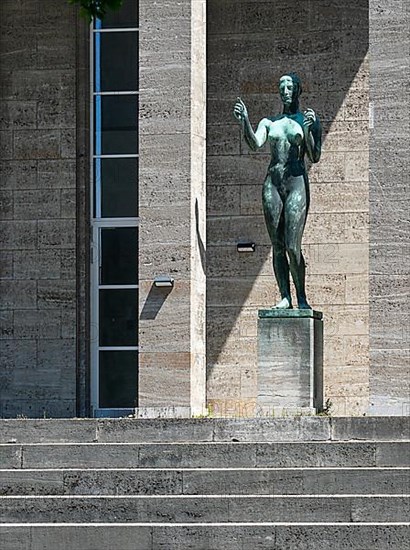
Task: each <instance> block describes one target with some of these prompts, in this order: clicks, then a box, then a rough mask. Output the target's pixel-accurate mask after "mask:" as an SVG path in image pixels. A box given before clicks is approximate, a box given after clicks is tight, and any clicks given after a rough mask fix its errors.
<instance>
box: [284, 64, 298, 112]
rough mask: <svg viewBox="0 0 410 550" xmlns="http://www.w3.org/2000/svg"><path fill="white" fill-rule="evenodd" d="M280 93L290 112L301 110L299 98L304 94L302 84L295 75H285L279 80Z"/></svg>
mask: <svg viewBox="0 0 410 550" xmlns="http://www.w3.org/2000/svg"><path fill="white" fill-rule="evenodd" d="M279 93H280V98H281V100H282V103H283V105H284V106H287V107H288V108H289V109H290V111H292V112H296V111H297V110H298V109H299V96H300V94H301V93H302V82H301V80H300V78H299V77H298V76H297V75H296V74H295V73H289V74H285V75H283V76H282V77H281V78H280V79H279Z"/></svg>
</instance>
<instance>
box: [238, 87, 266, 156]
mask: <svg viewBox="0 0 410 550" xmlns="http://www.w3.org/2000/svg"><path fill="white" fill-rule="evenodd" d="M233 114H234V117H235V118H236V119H237V120H238V122H240V123H241V126H242V132H243V135H244V138H245V141H246V143H247V144H248V146H249V148H250V149H252V151H256V150H257V149H259V147H262V146H263V145H264V144H265V142H266V139H267V124H266V123H267V119H265V118H264V119H262V120H261V121H260V123H259V125H258V128H257V130H256V132H254V131H253V128H252V124H251V123H250V120H249V116H248V109H247V108H246V105H245V103H244V102H243V101H242V99H241V98H240V97H238V98H237V100H236V103H235V107H234V110H233Z"/></svg>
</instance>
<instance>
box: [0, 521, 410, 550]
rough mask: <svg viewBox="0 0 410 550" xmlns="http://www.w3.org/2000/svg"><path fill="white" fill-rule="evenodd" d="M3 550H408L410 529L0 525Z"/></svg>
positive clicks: (268, 526) (372, 527) (343, 524)
mask: <svg viewBox="0 0 410 550" xmlns="http://www.w3.org/2000/svg"><path fill="white" fill-rule="evenodd" d="M0 540H1V542H2V546H1V549H2V550H51V549H52V550H96V549H97V548H98V550H181V549H184V550H222V549H223V550H249V549H251V548H257V549H258V550H285V549H291V550H317V549H318V548H332V550H348V549H349V550H370V549H371V550H386V549H388V548H389V549H392V550H409V548H410V543H409V527H408V525H386V524H377V523H374V524H372V525H357V524H352V523H349V524H346V523H340V524H337V525H331V524H326V525H311V524H304V525H295V524H294V525H277V524H273V523H270V524H266V525H233V524H231V525H221V524H220V523H219V524H210V525H206V526H204V525H189V524H182V525H164V524H156V525H135V524H130V523H129V524H123V525H114V524H108V525H107V524H98V525H84V524H83V525H80V524H74V525H73V524H71V525H67V524H58V523H57V524H51V525H47V526H44V525H21V524H16V525H3V526H0Z"/></svg>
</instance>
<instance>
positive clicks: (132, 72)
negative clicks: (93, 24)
mask: <svg viewBox="0 0 410 550" xmlns="http://www.w3.org/2000/svg"><path fill="white" fill-rule="evenodd" d="M95 48H96V53H98V49H99V48H100V52H101V53H100V56H98V55H96V63H97V62H98V57H100V67H97V66H96V68H95V70H96V79H95V81H96V91H97V92H101V91H102V92H110V91H120V92H126V91H135V90H138V33H137V32H118V33H117V32H106V33H95ZM98 73H99V74H98Z"/></svg>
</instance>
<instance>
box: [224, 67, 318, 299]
mask: <svg viewBox="0 0 410 550" xmlns="http://www.w3.org/2000/svg"><path fill="white" fill-rule="evenodd" d="M279 92H280V97H281V100H282V103H283V112H282V113H281V114H278V115H276V116H273V117H267V118H263V119H262V120H261V121H260V122H259V125H258V128H257V130H256V132H254V130H253V128H252V125H251V123H250V121H249V115H248V110H247V108H246V106H245V104H244V102H243V101H242V100H241V99H240V98H238V99H237V102H236V104H235V107H234V116H235V118H236V119H237V120H238V121H239V122H240V123H241V125H242V130H243V135H244V138H245V141H246V143H247V144H248V146H249V147H250V149H252V151H256V150H257V149H259V148H260V147H262V146H263V145H264V144H265V143H266V142H268V143H269V145H270V151H271V161H270V164H269V167H268V171H267V175H266V178H265V182H264V184H263V190H262V205H263V211H264V214H265V221H266V226H267V228H268V232H269V236H270V240H271V242H272V247H273V269H274V273H275V277H276V281H277V283H278V286H279V291H280V294H281V300H280V302H279V303H278V304H276V306H274V308H277V309H291V308H292V299H291V293H290V280H289V273H291V274H292V279H293V282H294V284H295V288H296V295H297V301H298V307H299V309H311V308H310V306H309V304H308V302H307V299H306V292H305V260H304V258H303V254H302V250H301V246H302V235H303V231H304V228H305V224H306V217H307V213H308V209H309V179H308V174H307V170H306V165H305V155H307V156H308V158H309V159H310V161H311V162H318V161H319V159H320V154H321V142H322V130H321V126H320V122H319V119H318V118H317V116H316V114H315V112H314V111H313V110H312V109H307V110H306V111H304V112H303V113H302V112H301V111H299V96H300V94H301V93H302V85H301V81H300V79H299V78H298V77H297V76H296V75H295V74H293V73H289V74H286V75H284V76H282V78H281V79H280V81H279Z"/></svg>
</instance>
